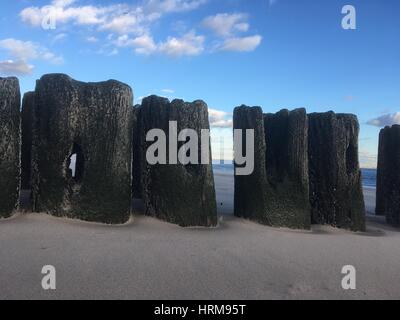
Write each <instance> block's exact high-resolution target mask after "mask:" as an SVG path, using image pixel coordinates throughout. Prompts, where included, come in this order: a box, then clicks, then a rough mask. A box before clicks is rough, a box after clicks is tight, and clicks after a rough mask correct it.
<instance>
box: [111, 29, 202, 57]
mask: <svg viewBox="0 0 400 320" xmlns="http://www.w3.org/2000/svg"><path fill="white" fill-rule="evenodd" d="M113 43H114V44H115V45H116V46H117V47H132V48H134V50H135V52H136V53H137V54H146V55H148V54H152V53H162V54H166V55H169V56H173V57H180V56H194V55H198V54H200V53H201V52H202V51H203V50H204V48H203V43H204V37H203V36H199V35H196V33H195V32H194V31H190V32H188V33H186V34H185V35H183V36H182V37H180V38H175V37H168V38H167V40H166V41H165V42H160V43H156V42H155V41H154V39H153V38H152V37H151V36H150V35H147V34H144V35H142V36H139V37H136V38H130V37H129V36H128V35H126V34H125V35H123V36H119V37H118V38H117V40H115V41H114V42H113Z"/></svg>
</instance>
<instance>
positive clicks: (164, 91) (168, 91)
mask: <svg viewBox="0 0 400 320" xmlns="http://www.w3.org/2000/svg"><path fill="white" fill-rule="evenodd" d="M161 92H162V93H166V94H173V93H175V91H174V90H172V89H162V90H161Z"/></svg>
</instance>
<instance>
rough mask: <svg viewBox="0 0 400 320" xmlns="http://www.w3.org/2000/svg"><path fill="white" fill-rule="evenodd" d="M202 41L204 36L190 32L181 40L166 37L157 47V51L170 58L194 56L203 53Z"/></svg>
mask: <svg viewBox="0 0 400 320" xmlns="http://www.w3.org/2000/svg"><path fill="white" fill-rule="evenodd" d="M204 40H205V38H204V36H200V35H196V33H195V32H194V31H190V32H188V33H186V34H185V35H184V36H182V37H181V38H175V37H168V39H167V40H166V41H165V42H163V43H161V44H160V45H159V51H160V52H161V53H164V54H167V55H169V56H172V57H180V56H196V55H199V54H201V53H202V52H203V51H204Z"/></svg>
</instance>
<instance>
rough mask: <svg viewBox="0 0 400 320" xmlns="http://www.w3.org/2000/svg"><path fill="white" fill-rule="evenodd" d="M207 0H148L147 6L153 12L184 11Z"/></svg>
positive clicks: (193, 8) (192, 8) (195, 7)
mask: <svg viewBox="0 0 400 320" xmlns="http://www.w3.org/2000/svg"><path fill="white" fill-rule="evenodd" d="M206 2H207V0H148V1H147V5H146V8H147V10H148V11H150V12H153V13H169V12H183V11H191V10H195V9H197V8H198V7H200V6H201V5H203V4H205V3H206Z"/></svg>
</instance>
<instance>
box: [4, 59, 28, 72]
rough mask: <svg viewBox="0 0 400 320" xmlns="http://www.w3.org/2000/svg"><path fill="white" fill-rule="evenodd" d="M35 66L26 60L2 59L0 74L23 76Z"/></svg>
mask: <svg viewBox="0 0 400 320" xmlns="http://www.w3.org/2000/svg"><path fill="white" fill-rule="evenodd" d="M33 68H34V67H33V66H32V65H30V64H27V63H26V62H25V61H21V60H20V61H13V60H6V61H0V74H2V75H7V76H23V75H29V74H31V73H32V70H33Z"/></svg>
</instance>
